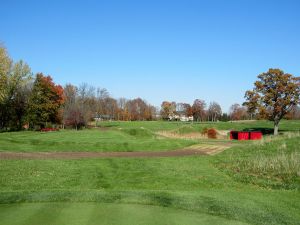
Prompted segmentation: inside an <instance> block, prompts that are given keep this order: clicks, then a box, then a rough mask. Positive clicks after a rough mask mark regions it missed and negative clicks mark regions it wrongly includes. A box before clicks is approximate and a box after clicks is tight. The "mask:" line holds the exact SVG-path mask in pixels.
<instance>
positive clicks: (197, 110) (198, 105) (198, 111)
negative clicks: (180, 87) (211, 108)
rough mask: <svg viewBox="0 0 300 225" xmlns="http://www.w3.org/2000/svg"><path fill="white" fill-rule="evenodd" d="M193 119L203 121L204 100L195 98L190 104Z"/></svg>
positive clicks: (204, 113)
mask: <svg viewBox="0 0 300 225" xmlns="http://www.w3.org/2000/svg"><path fill="white" fill-rule="evenodd" d="M192 109H193V116H194V120H196V121H204V120H205V117H206V103H205V101H204V100H201V99H196V100H195V101H194V104H193V106H192Z"/></svg>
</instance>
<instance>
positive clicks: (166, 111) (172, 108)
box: [160, 101, 176, 119]
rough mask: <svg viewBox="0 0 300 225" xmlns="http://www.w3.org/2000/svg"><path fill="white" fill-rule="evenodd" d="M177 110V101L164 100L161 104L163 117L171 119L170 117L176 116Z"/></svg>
mask: <svg viewBox="0 0 300 225" xmlns="http://www.w3.org/2000/svg"><path fill="white" fill-rule="evenodd" d="M175 112H176V102H169V101H164V102H163V103H162V104H161V111H160V115H161V117H162V118H163V119H169V117H170V116H171V117H172V116H174V114H175Z"/></svg>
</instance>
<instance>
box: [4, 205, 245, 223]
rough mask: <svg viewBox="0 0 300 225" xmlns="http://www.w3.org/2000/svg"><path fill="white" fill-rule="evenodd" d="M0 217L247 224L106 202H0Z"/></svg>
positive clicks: (6, 220) (13, 219) (15, 219)
mask: <svg viewBox="0 0 300 225" xmlns="http://www.w3.org/2000/svg"><path fill="white" fill-rule="evenodd" d="M0 218H1V222H2V224H5V225H41V224H43V225H53V224H63V225H83V224H89V225H100V224H101V225H134V224H138V225H183V224H188V225H198V224H207V225H210V224H211V225H215V224H224V225H226V224H228V225H229V224H230V225H247V224H246V223H242V222H238V221H233V220H227V219H223V218H220V217H217V216H210V215H207V214H200V213H195V212H191V211H185V210H178V209H171V208H166V207H157V206H148V205H132V204H108V203H106V204H97V203H80V204H78V203H35V204H10V205H7V204H3V205H0Z"/></svg>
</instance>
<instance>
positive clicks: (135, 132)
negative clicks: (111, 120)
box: [122, 127, 154, 138]
mask: <svg viewBox="0 0 300 225" xmlns="http://www.w3.org/2000/svg"><path fill="white" fill-rule="evenodd" d="M122 131H123V132H124V133H126V134H129V135H130V136H133V137H137V138H151V137H154V135H153V133H152V132H151V131H149V130H146V129H145V128H143V127H141V128H131V129H122Z"/></svg>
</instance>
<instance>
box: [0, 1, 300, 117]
mask: <svg viewBox="0 0 300 225" xmlns="http://www.w3.org/2000/svg"><path fill="white" fill-rule="evenodd" d="M0 7H1V14H0V41H1V42H3V43H4V45H5V46H6V47H7V49H8V51H9V53H10V55H11V57H12V58H13V59H14V60H18V59H23V60H25V61H26V62H27V63H28V64H29V65H30V66H31V68H32V71H33V72H34V73H36V72H43V73H44V74H47V75H48V74H50V75H51V76H52V77H53V78H54V81H55V82H56V83H60V84H62V85H64V84H66V83H72V84H75V85H78V84H80V83H82V82H86V83H89V84H92V85H95V86H100V87H105V88H107V89H108V90H109V92H110V93H111V95H112V96H113V97H115V98H118V97H127V98H134V97H138V96H139V97H141V98H143V99H146V100H147V101H148V102H149V103H151V104H154V105H156V106H159V105H160V104H161V102H162V101H163V100H170V101H171V100H173V101H176V102H188V103H192V102H193V100H194V99H196V98H200V99H204V100H206V101H207V102H210V101H217V102H219V103H220V104H221V106H222V108H223V110H224V111H225V112H226V111H228V108H229V107H230V105H231V104H233V103H242V102H243V96H244V93H245V91H246V90H247V89H250V88H252V87H253V82H254V81H255V80H256V76H257V75H258V74H259V73H262V72H265V71H267V70H268V68H270V67H273V68H281V69H283V70H284V71H286V72H289V73H292V74H294V75H295V76H300V1H297V0H295V1H290V0H281V1H279V0H278V1H276V0H226V1H225V0H219V1H218V0H206V1H204V0H203V1H201V0H198V1H189V0H181V1H176V0H165V1H164V0H148V1H146V0H145V1H143V0H139V1H126V0H120V1H115V0H106V1H101V0H99V1H90V0H82V1H75V0H74V1H63V0H61V1H55V0H51V1H50V0H49V1H40V0H39V1H29V0H26V1H15V0H1V5H0Z"/></svg>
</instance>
